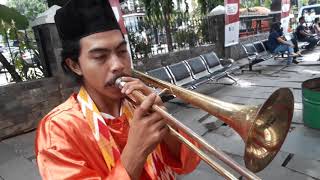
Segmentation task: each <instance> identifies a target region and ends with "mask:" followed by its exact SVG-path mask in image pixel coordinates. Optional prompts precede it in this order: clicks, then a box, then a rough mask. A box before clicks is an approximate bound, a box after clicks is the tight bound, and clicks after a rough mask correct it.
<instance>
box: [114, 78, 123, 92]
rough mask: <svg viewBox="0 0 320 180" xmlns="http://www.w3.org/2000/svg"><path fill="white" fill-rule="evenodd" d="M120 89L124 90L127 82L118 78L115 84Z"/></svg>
mask: <svg viewBox="0 0 320 180" xmlns="http://www.w3.org/2000/svg"><path fill="white" fill-rule="evenodd" d="M114 84H115V85H116V86H117V87H118V88H119V89H122V88H123V86H124V84H126V82H124V81H122V79H121V77H119V78H117V79H116V81H115V83H114Z"/></svg>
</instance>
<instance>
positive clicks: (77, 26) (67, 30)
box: [54, 0, 120, 43]
mask: <svg viewBox="0 0 320 180" xmlns="http://www.w3.org/2000/svg"><path fill="white" fill-rule="evenodd" d="M54 19H55V23H56V26H57V29H58V33H59V36H60V38H61V40H62V43H64V42H68V41H74V40H80V39H81V38H82V37H85V36H88V35H91V34H94V33H98V32H104V31H109V30H114V29H119V30H120V27H119V24H118V22H117V19H116V18H115V16H114V13H113V11H112V8H111V6H110V4H109V1H108V0H70V1H69V2H67V3H66V4H65V5H64V6H63V7H62V8H61V9H59V10H57V12H56V15H55V17H54Z"/></svg>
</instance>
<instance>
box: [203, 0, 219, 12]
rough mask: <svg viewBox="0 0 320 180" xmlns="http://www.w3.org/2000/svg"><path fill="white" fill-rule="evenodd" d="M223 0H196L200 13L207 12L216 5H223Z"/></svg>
mask: <svg viewBox="0 0 320 180" xmlns="http://www.w3.org/2000/svg"><path fill="white" fill-rule="evenodd" d="M223 4H224V0H198V5H199V8H200V12H201V14H207V13H208V12H210V11H211V10H212V9H213V8H215V7H216V6H218V5H223Z"/></svg>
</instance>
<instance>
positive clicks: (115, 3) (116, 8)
mask: <svg viewBox="0 0 320 180" xmlns="http://www.w3.org/2000/svg"><path fill="white" fill-rule="evenodd" d="M109 3H110V5H111V7H112V10H113V13H114V15H115V16H116V18H117V21H118V23H119V25H120V28H121V31H122V33H123V34H127V30H126V28H125V26H124V20H123V17H122V12H121V9H120V3H119V0H109Z"/></svg>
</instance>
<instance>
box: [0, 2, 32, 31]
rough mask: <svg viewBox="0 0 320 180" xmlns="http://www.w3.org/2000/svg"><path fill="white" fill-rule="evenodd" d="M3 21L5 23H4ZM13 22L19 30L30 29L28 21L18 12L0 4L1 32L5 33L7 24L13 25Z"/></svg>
mask: <svg viewBox="0 0 320 180" xmlns="http://www.w3.org/2000/svg"><path fill="white" fill-rule="evenodd" d="M2 21H3V22H2ZM12 21H13V22H14V23H15V26H16V27H17V28H18V29H25V28H27V27H28V20H27V18H26V17H25V16H23V15H21V14H20V13H19V12H18V11H17V10H15V9H13V8H9V7H7V6H4V5H1V4H0V31H1V32H3V30H4V29H5V27H4V26H5V24H11V23H12Z"/></svg>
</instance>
